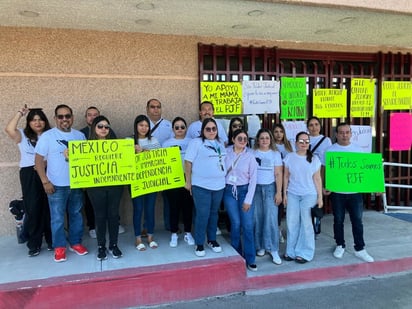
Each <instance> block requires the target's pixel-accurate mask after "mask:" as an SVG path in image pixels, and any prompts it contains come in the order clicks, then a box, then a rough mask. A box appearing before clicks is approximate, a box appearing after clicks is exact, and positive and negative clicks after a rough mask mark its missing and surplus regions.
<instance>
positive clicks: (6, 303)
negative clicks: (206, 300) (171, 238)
mask: <svg viewBox="0 0 412 309" xmlns="http://www.w3.org/2000/svg"><path fill="white" fill-rule="evenodd" d="M245 277H246V270H245V262H244V260H243V259H242V258H241V257H240V256H232V257H228V258H217V259H207V260H199V261H193V262H186V263H174V264H168V265H162V266H153V267H152V266H151V267H141V268H130V269H122V270H118V271H108V272H103V273H93V274H82V275H73V276H66V277H58V278H51V279H45V280H34V281H26V282H17V283H11V284H2V285H0V307H1V308H27V309H29V308H39V307H43V308H52V307H56V308H59V309H62V308H91V307H92V306H93V307H97V308H120V307H130V306H139V305H154V304H161V303H166V302H175V301H183V300H192V299H198V298H202V297H209V296H215V295H224V294H230V293H234V292H238V291H243V290H244V289H245Z"/></svg>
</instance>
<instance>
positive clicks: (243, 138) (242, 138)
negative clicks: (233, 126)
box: [236, 136, 247, 143]
mask: <svg viewBox="0 0 412 309" xmlns="http://www.w3.org/2000/svg"><path fill="white" fill-rule="evenodd" d="M236 140H237V141H238V142H245V143H247V137H241V136H238V137H236Z"/></svg>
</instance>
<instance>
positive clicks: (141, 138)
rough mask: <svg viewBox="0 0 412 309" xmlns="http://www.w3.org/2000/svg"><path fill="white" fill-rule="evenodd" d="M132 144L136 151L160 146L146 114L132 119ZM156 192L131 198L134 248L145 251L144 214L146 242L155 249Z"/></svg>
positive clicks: (156, 245)
mask: <svg viewBox="0 0 412 309" xmlns="http://www.w3.org/2000/svg"><path fill="white" fill-rule="evenodd" d="M134 144H135V146H134V147H135V151H136V153H140V152H142V151H147V150H152V149H157V148H160V147H161V146H160V143H159V141H158V140H157V138H156V137H153V136H151V135H150V122H149V118H147V116H146V115H138V116H137V117H136V118H135V120H134ZM156 194H157V192H153V193H147V194H143V195H140V196H137V197H135V198H133V199H132V202H133V227H134V234H135V237H136V242H135V245H136V249H137V250H139V251H145V250H146V246H145V244H143V242H142V215H143V210H144V214H145V218H144V220H145V227H146V228H147V242H148V244H149V247H150V248H152V249H156V248H157V247H158V244H157V242H156V241H154V238H153V233H154V227H155V204H156Z"/></svg>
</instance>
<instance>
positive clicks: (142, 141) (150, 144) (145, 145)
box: [139, 136, 162, 150]
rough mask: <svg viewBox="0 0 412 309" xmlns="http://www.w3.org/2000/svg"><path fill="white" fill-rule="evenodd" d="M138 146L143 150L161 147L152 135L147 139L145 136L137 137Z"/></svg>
mask: <svg viewBox="0 0 412 309" xmlns="http://www.w3.org/2000/svg"><path fill="white" fill-rule="evenodd" d="M139 146H140V147H141V148H142V149H143V150H152V149H157V148H160V147H162V145H160V143H159V141H158V140H157V138H156V137H154V136H152V138H151V139H150V140H149V139H148V138H147V137H145V138H139Z"/></svg>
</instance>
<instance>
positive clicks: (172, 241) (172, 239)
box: [169, 233, 178, 248]
mask: <svg viewBox="0 0 412 309" xmlns="http://www.w3.org/2000/svg"><path fill="white" fill-rule="evenodd" d="M177 239H178V237H177V234H176V233H173V234H172V236H171V237H170V242H169V245H170V247H172V248H176V247H177Z"/></svg>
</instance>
